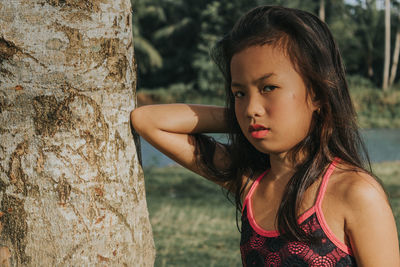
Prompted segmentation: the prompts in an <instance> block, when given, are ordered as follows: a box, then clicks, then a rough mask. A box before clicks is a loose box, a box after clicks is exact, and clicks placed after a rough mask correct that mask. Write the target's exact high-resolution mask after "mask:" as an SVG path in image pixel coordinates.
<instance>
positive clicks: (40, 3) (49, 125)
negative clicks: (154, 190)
mask: <svg viewBox="0 0 400 267" xmlns="http://www.w3.org/2000/svg"><path fill="white" fill-rule="evenodd" d="M131 21H132V14H131V5H130V2H129V1H127V0H101V1H86V0H85V1H73V0H65V1H61V0H35V1H26V0H13V1H12V2H9V1H5V0H1V1H0V24H1V27H0V139H1V142H0V211H1V212H0V217H1V218H0V229H1V230H2V231H1V235H0V245H1V249H0V255H1V256H2V259H0V261H1V262H2V263H4V266H7V265H10V264H12V265H15V266H87V265H96V266H98V265H108V266H152V264H153V262H154V246H153V240H152V233H151V228H150V224H149V220H148V213H147V208H146V201H145V193H144V184H143V175H142V171H141V167H140V165H139V157H138V153H137V152H136V151H137V150H136V148H135V142H134V139H133V136H132V131H131V128H130V124H129V113H130V111H131V110H132V109H133V108H134V107H135V101H134V91H135V85H136V84H135V81H136V76H135V69H134V53H133V42H132V24H131Z"/></svg>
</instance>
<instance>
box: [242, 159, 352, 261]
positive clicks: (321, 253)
mask: <svg viewBox="0 0 400 267" xmlns="http://www.w3.org/2000/svg"><path fill="white" fill-rule="evenodd" d="M335 166H336V162H335V161H334V162H332V163H331V165H330V166H329V168H328V170H327V171H326V173H325V175H324V177H323V179H322V183H321V185H320V188H319V192H318V197H317V201H316V202H315V204H314V206H313V207H311V208H310V209H309V210H307V211H306V212H305V213H304V214H303V215H302V216H301V217H300V218H299V219H298V223H299V225H300V227H301V228H302V229H303V230H304V231H305V232H306V233H307V234H311V235H313V236H315V237H317V238H318V239H319V240H321V242H320V244H318V245H313V244H307V243H304V242H298V241H286V240H284V239H283V238H282V237H281V236H280V234H279V232H278V231H266V230H264V229H262V228H261V227H260V226H258V224H257V223H256V221H255V220H254V215H253V211H252V204H251V203H252V201H251V196H252V195H253V192H254V190H255V188H256V187H257V185H258V184H259V182H260V180H261V179H262V178H263V177H264V176H265V174H266V172H264V173H263V174H262V175H261V176H260V177H259V178H258V179H257V180H256V181H255V182H254V183H253V185H252V186H251V188H250V191H249V193H248V194H247V196H246V199H245V201H244V204H243V211H242V235H241V240H240V252H241V254H242V263H243V266H315V267H316V266H324V267H326V266H357V264H356V261H355V258H354V256H353V254H352V251H351V248H350V247H348V246H347V245H345V244H344V243H343V242H341V241H340V240H339V239H338V238H337V237H336V236H335V235H334V234H333V232H332V231H331V230H330V228H329V226H328V224H327V223H326V221H325V218H324V215H323V213H322V200H323V197H324V194H325V191H326V187H327V185H328V181H329V177H330V176H331V174H332V172H333V170H334V169H335Z"/></svg>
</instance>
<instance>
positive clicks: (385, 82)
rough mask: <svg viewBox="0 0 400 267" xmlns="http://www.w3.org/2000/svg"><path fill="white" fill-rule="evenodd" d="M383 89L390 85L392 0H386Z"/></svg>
mask: <svg viewBox="0 0 400 267" xmlns="http://www.w3.org/2000/svg"><path fill="white" fill-rule="evenodd" d="M383 66H384V68H383V82H382V88H383V90H387V89H388V86H389V67H390V0H385V61H384V64H383Z"/></svg>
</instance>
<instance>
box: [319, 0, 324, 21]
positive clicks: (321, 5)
mask: <svg viewBox="0 0 400 267" xmlns="http://www.w3.org/2000/svg"><path fill="white" fill-rule="evenodd" d="M318 15H319V18H320V19H321V20H322V21H325V0H319V13H318Z"/></svg>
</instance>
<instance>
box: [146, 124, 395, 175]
mask: <svg viewBox="0 0 400 267" xmlns="http://www.w3.org/2000/svg"><path fill="white" fill-rule="evenodd" d="M361 133H362V136H363V138H364V141H365V143H366V146H367V149H368V152H369V156H370V158H371V161H372V162H382V161H396V160H400V129H371V130H363V131H361ZM141 143H142V158H143V166H144V167H149V166H157V167H162V166H167V165H173V164H176V163H175V162H174V161H173V160H171V159H170V158H168V157H167V156H165V155H163V154H162V153H160V152H159V151H158V150H157V149H155V148H154V147H152V146H151V145H150V144H149V143H147V142H146V141H145V140H144V139H142V140H141Z"/></svg>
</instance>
